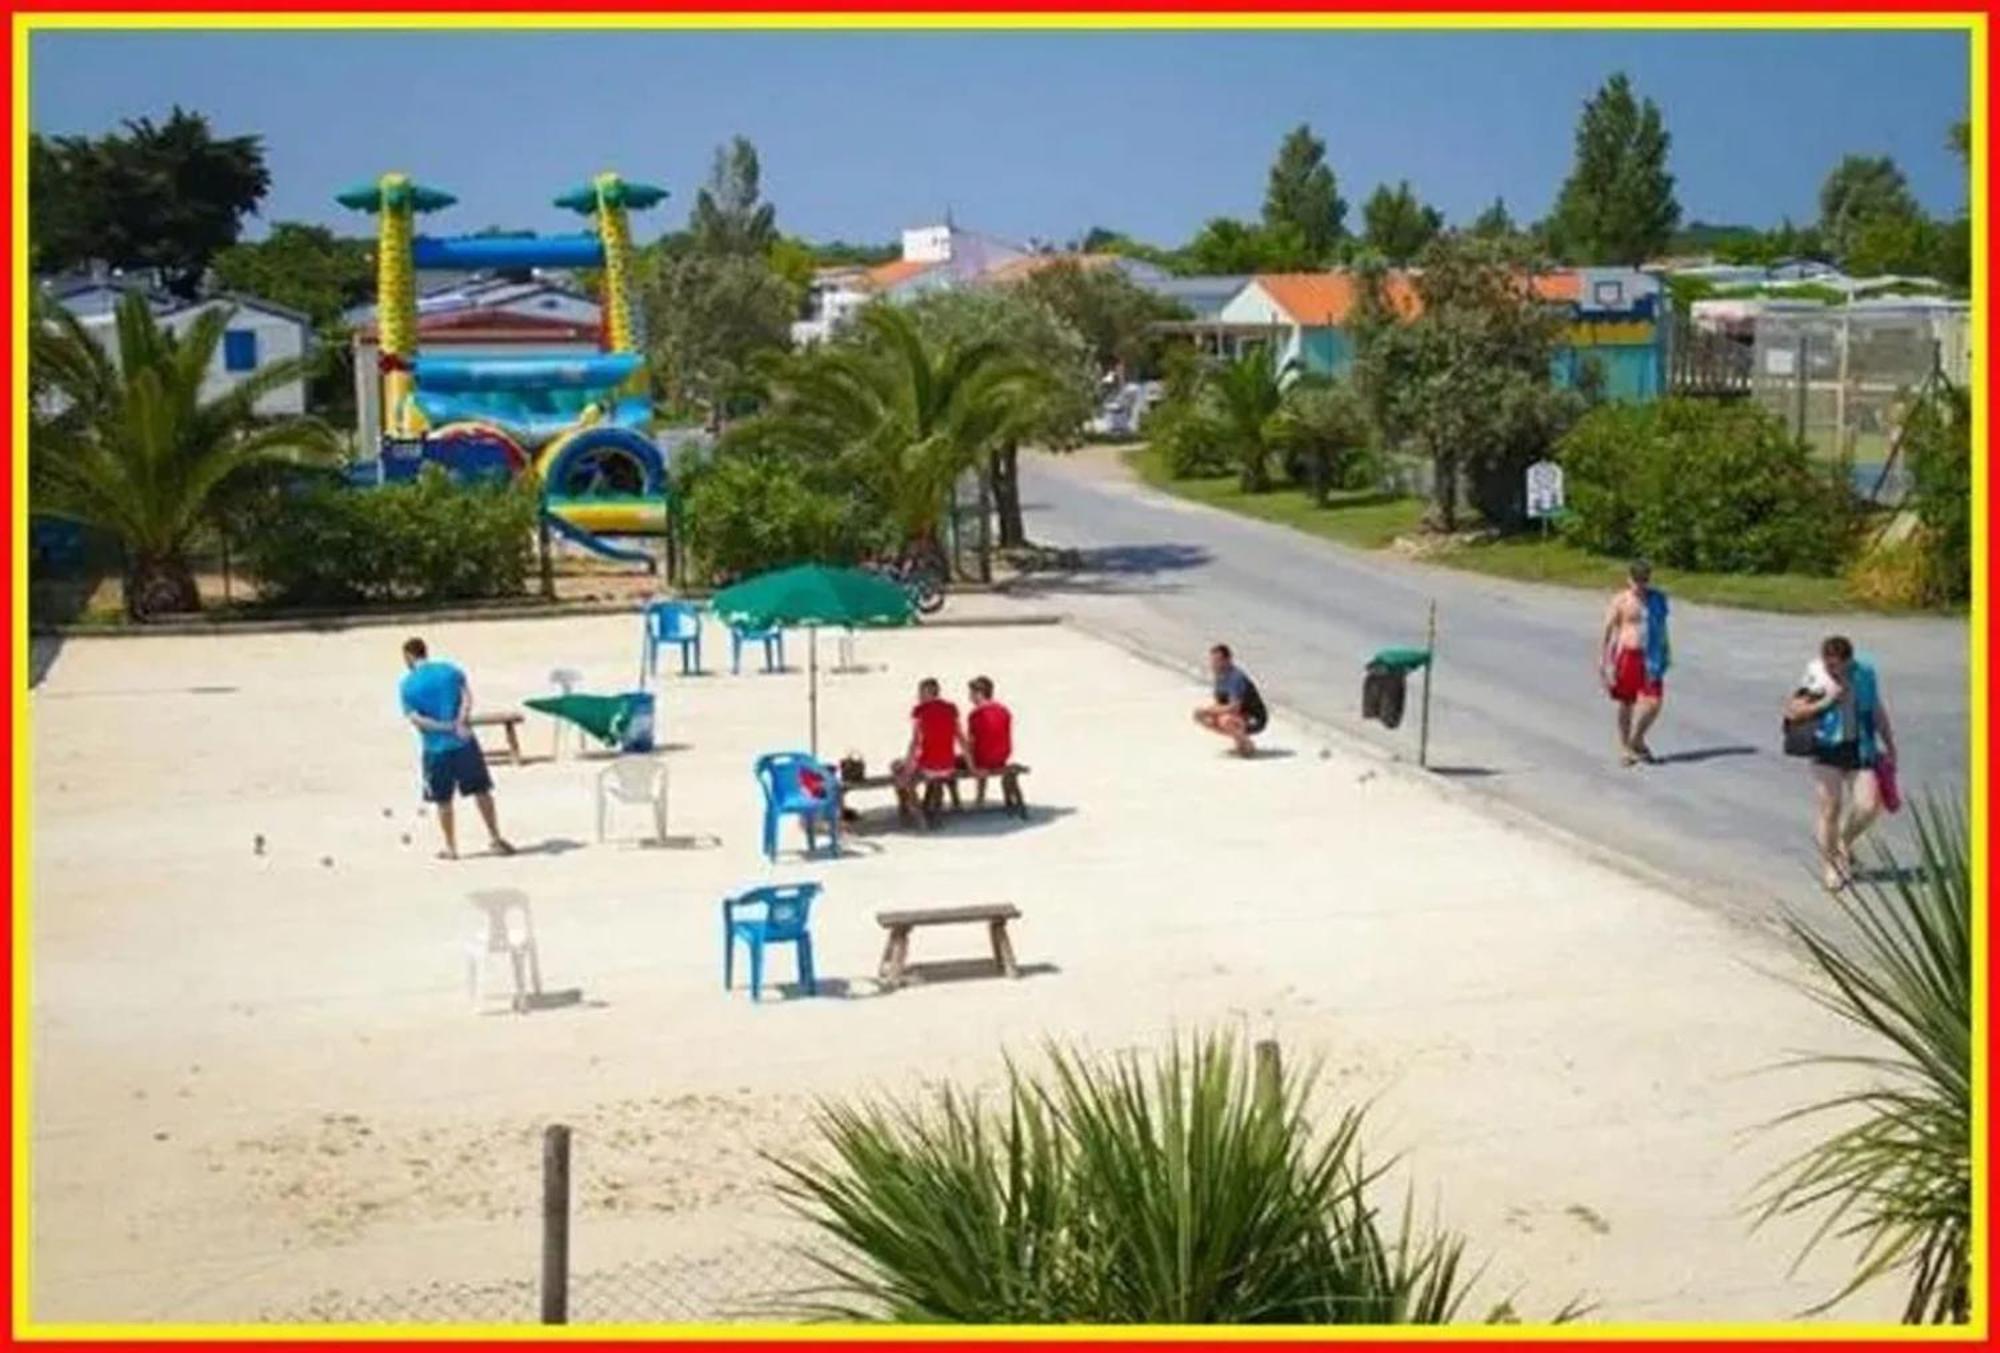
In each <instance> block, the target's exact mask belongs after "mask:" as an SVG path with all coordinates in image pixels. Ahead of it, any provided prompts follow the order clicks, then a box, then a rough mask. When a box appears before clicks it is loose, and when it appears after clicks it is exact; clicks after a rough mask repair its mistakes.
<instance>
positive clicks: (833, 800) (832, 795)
mask: <svg viewBox="0 0 2000 1353" xmlns="http://www.w3.org/2000/svg"><path fill="white" fill-rule="evenodd" d="M802 770H816V771H818V772H819V773H820V774H821V775H822V776H824V777H825V778H826V787H825V792H824V793H823V794H820V795H813V794H808V793H807V792H806V789H805V786H804V785H803V784H801V783H800V781H799V772H800V771H802ZM756 774H757V787H758V788H759V789H762V790H763V791H764V858H765V859H767V860H772V861H776V860H777V858H778V822H779V820H780V819H782V818H785V817H796V818H798V819H799V821H800V823H801V824H802V825H803V826H804V827H805V829H806V853H807V854H809V855H810V854H813V853H815V852H817V851H818V850H819V832H818V828H819V824H820V823H822V822H824V823H825V824H826V830H827V835H828V845H829V846H830V848H831V849H832V851H833V853H834V854H835V855H838V854H840V772H839V771H837V770H835V769H834V768H833V767H832V766H826V765H821V764H820V763H819V762H817V761H815V760H814V759H813V758H812V757H810V756H807V755H806V754H805V753H804V752H769V753H767V754H765V755H763V756H760V757H758V758H757V767H756Z"/></svg>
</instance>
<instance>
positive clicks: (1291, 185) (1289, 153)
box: [1264, 122, 1347, 262]
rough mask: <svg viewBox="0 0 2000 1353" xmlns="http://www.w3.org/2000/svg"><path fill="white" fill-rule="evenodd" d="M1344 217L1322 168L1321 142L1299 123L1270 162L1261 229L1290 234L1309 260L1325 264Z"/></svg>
mask: <svg viewBox="0 0 2000 1353" xmlns="http://www.w3.org/2000/svg"><path fill="white" fill-rule="evenodd" d="M1346 217H1347V203H1346V202H1344V201H1342V200H1341V196H1340V190H1339V186H1338V184H1337V183H1336V182H1335V180H1334V177H1333V170H1332V169H1331V168H1330V167H1329V166H1328V165H1327V163H1326V142H1324V141H1322V140H1320V139H1319V138H1318V137H1316V136H1314V135H1313V133H1312V128H1311V127H1309V126H1307V125H1306V124H1305V123H1303V122H1301V123H1300V124H1299V125H1298V126H1296V127H1294V128H1292V130H1291V131H1290V132H1288V133H1286V135H1285V139H1284V142H1283V144H1281V145H1280V146H1279V147H1278V158H1277V159H1276V160H1274V161H1272V163H1271V178H1270V185H1269V186H1268V187H1267V188H1266V189H1265V190H1264V228H1265V230H1266V231H1268V232H1271V233H1273V234H1277V233H1280V232H1284V231H1286V230H1287V229H1289V230H1290V231H1291V232H1295V234H1296V237H1297V238H1298V239H1299V240H1300V241H1301V243H1302V244H1303V247H1304V251H1305V253H1306V255H1307V256H1308V258H1309V260H1310V261H1312V262H1325V261H1326V260H1327V259H1328V258H1329V257H1331V256H1332V254H1333V250H1334V246H1335V245H1336V244H1338V243H1339V241H1340V237H1341V233H1342V230H1343V222H1344V221H1345V220H1346Z"/></svg>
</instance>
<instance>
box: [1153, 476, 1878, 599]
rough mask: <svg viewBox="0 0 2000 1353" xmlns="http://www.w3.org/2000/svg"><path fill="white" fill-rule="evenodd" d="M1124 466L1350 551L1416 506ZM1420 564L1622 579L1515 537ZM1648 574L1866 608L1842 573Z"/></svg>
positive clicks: (1512, 574)
mask: <svg viewBox="0 0 2000 1353" xmlns="http://www.w3.org/2000/svg"><path fill="white" fill-rule="evenodd" d="M1124 454H1125V463H1126V464H1127V465H1129V466H1131V467H1132V470H1133V472H1134V473H1136V474H1137V475H1138V476H1139V478H1140V479H1141V480H1143V481H1144V482H1145V483H1147V484H1149V485H1151V486H1152V487H1154V488H1156V489H1161V490H1163V491H1165V492H1167V493H1171V494H1173V495H1174V496H1175V497H1177V498H1185V499H1188V500H1189V501H1191V502H1197V503H1203V504H1206V505H1207V506H1209V507H1219V508H1222V509H1223V510H1225V511H1229V512H1235V513H1239V514H1241V515H1243V516H1246V517H1255V518H1257V519H1258V520H1259V521H1268V522H1276V523H1277V524H1278V525H1280V526H1290V527H1292V528H1294V529H1296V530H1300V531H1304V532H1306V533H1308V534H1309V535H1315V536H1319V537H1320V538H1321V539H1323V540H1331V541H1334V542H1336V543H1338V544H1341V545H1349V546H1353V547H1354V548H1356V549H1363V550H1379V549H1382V548H1383V547H1385V546H1387V545H1388V544H1389V543H1390V542H1391V541H1393V540H1395V539H1396V538H1397V537H1398V536H1402V535H1407V534H1408V533H1410V532H1412V531H1414V530H1416V529H1417V526H1418V524H1419V522H1421V521H1422V519H1423V515H1424V504H1423V502H1422V500H1421V499H1417V498H1396V497H1392V496H1390V495H1387V494H1382V493H1371V492H1360V493H1337V494H1335V495H1334V496H1333V498H1332V499H1331V500H1330V501H1329V502H1328V504H1327V505H1326V506H1325V507H1318V506H1315V505H1314V503H1313V501H1312V497H1311V495H1310V494H1308V493H1307V492H1306V491H1305V490H1303V489H1298V488H1292V487H1289V486H1281V487H1279V488H1275V489H1272V490H1271V491H1270V492H1269V493H1245V492H1243V490H1242V489H1241V488H1239V487H1237V483H1236V478H1235V476H1234V475H1229V476H1225V477H1223V478H1220V479H1175V478H1174V477H1173V476H1172V475H1170V474H1168V473H1167V467H1166V465H1165V463H1164V461H1163V459H1162V457H1160V456H1159V455H1158V454H1157V453H1155V452H1154V451H1153V450H1152V448H1151V447H1146V446H1140V447H1135V448H1133V449H1132V450H1130V451H1127V452H1125V453H1124ZM1424 562H1425V563H1431V564H1438V565H1441V566H1443V567H1445V568H1455V569H1463V570H1464V571H1466V572H1468V573H1484V574H1487V575H1489V576H1491V577H1496V578H1513V579H1517V580H1519V581H1522V582H1535V583H1553V584H1555V585H1557V586H1561V587H1581V588H1587V589H1589V590H1590V591H1593V592H1605V593H1609V592H1611V591H1613V590H1615V589H1616V588H1618V587H1621V586H1623V585H1624V582H1625V566H1626V562H1627V561H1625V560H1623V559H1611V558H1607V557H1605V556H1604V555H1598V554H1590V553H1588V552H1586V551H1584V550H1581V549H1578V548H1577V547H1576V546H1574V545H1571V544H1569V543H1568V542H1567V541H1564V540H1561V539H1557V538H1554V537H1551V538H1550V539H1547V540H1544V539H1541V538H1539V537H1536V536H1516V537H1513V538H1511V539H1507V540H1499V541H1494V542H1492V543H1490V544H1484V545H1465V546H1460V547H1458V548H1456V549H1451V550H1442V551H1439V552H1437V553H1435V554H1428V555H1425V556H1424ZM1653 576H1654V581H1656V582H1657V583H1658V584H1659V585H1660V586H1661V587H1663V588H1665V589H1667V590H1668V591H1670V592H1672V593H1673V594H1674V595H1675V596H1677V597H1679V598H1681V599H1682V600H1684V601H1693V602H1703V603H1706V604H1708V605H1712V606H1738V607H1742V608H1744V609H1746V610H1756V611H1782V612H1790V613H1794V614H1800V615H1816V614H1823V613H1826V612H1837V611H1857V610H1865V609H1868V608H1866V607H1864V606H1862V605H1861V604H1860V603H1858V602H1857V601H1856V600H1855V598H1854V597H1853V595H1852V594H1851V593H1850V592H1849V591H1848V587H1847V583H1846V580H1845V579H1843V578H1839V577H1833V578H1820V577H1814V576H1812V575H1810V574H1803V573H1695V572H1690V571H1688V570H1684V569H1669V568H1655V570H1654V573H1653Z"/></svg>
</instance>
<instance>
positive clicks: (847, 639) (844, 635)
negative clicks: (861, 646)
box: [835, 630, 860, 672]
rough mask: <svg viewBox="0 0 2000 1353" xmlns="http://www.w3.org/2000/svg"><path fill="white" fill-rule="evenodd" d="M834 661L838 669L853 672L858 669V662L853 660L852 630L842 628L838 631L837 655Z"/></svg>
mask: <svg viewBox="0 0 2000 1353" xmlns="http://www.w3.org/2000/svg"><path fill="white" fill-rule="evenodd" d="M835 662H836V665H837V666H838V668H839V670H840V671H843V672H854V671H859V670H860V664H859V663H857V662H855V660H854V631H853V630H842V631H841V632H840V644H839V648H838V650H837V657H836V659H835Z"/></svg>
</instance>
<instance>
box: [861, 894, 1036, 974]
mask: <svg viewBox="0 0 2000 1353" xmlns="http://www.w3.org/2000/svg"><path fill="white" fill-rule="evenodd" d="M1020 918H1021V912H1020V909H1019V908H1017V907H1015V906H1014V905H1013V904H1012V903H1011V902H994V903H988V904H985V905H983V906H974V907H930V908H925V909H921V910H917V911H878V912H876V913H875V920H876V922H877V923H878V924H880V925H881V927H882V928H883V929H884V930H886V931H888V932H889V938H888V941H887V942H886V943H885V944H884V945H883V946H882V970H881V976H882V985H883V986H885V987H889V988H895V987H899V986H901V985H902V984H903V970H904V968H905V967H907V966H908V964H909V959H910V932H911V931H912V930H915V929H917V928H918V927H919V926H927V925H971V924H973V923H974V922H981V921H983V922H985V924H986V933H987V937H988V938H989V939H990V940H991V941H992V943H993V961H994V963H995V964H997V965H998V966H999V969H1000V971H1001V972H1002V973H1004V974H1005V975H1006V976H1008V977H1019V976H1020V975H1021V972H1020V969H1019V968H1017V967H1015V966H1014V946H1013V944H1012V943H1010V942H1009V941H1008V939H1007V922H1009V921H1018V920H1019V919H1020Z"/></svg>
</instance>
